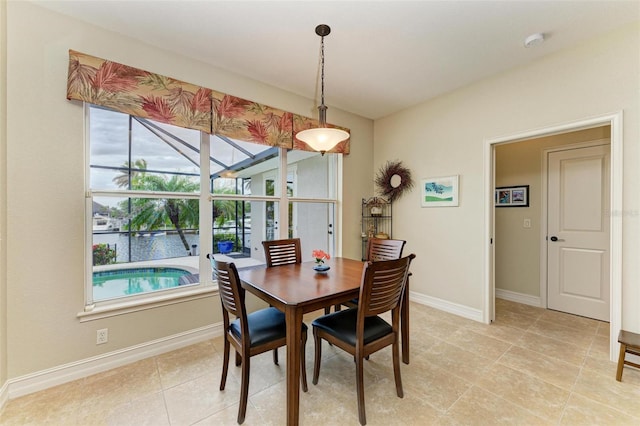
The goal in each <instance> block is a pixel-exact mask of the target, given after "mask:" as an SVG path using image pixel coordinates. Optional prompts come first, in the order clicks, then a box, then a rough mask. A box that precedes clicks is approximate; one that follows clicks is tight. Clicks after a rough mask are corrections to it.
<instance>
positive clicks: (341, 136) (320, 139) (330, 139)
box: [296, 24, 349, 155]
mask: <svg viewBox="0 0 640 426" xmlns="http://www.w3.org/2000/svg"><path fill="white" fill-rule="evenodd" d="M330 32H331V28H330V27H329V26H328V25H324V24H322V25H318V26H317V27H316V34H318V35H319V36H320V59H321V67H322V68H321V74H320V81H321V86H320V93H321V98H320V99H321V102H320V106H318V121H319V122H320V124H319V126H318V127H317V128H315V129H307V130H303V131H301V132H298V133H297V134H296V138H297V139H298V140H301V141H302V142H304V143H306V144H307V145H309V146H310V147H311V148H312V149H314V150H316V151H319V152H320V153H321V154H322V155H324V153H325V152H327V151H330V150H331V149H332V148H333V147H335V146H336V145H337V144H339V143H340V142H342V141H345V140H347V139H349V133H347V132H345V131H344V130H340V129H334V128H331V127H327V107H326V106H325V105H324V37H325V36H327V35H329V33H330Z"/></svg>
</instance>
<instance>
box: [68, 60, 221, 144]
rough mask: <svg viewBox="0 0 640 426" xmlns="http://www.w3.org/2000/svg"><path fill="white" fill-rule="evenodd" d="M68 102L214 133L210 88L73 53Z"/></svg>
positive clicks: (70, 63) (70, 61) (70, 66)
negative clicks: (212, 130)
mask: <svg viewBox="0 0 640 426" xmlns="http://www.w3.org/2000/svg"><path fill="white" fill-rule="evenodd" d="M67 99H77V100H81V101H85V102H89V103H92V104H95V105H101V106H105V107H108V108H111V109H114V110H116V111H120V112H124V113H127V114H131V115H135V116H137V117H143V118H151V119H153V120H156V121H160V122H162V123H168V124H173V125H176V126H180V127H186V128H188V129H195V130H200V131H204V132H211V89H207V88H204V87H200V86H196V85H193V84H189V83H185V82H183V81H180V80H175V79H173V78H170V77H165V76H162V75H159V74H153V73H150V72H147V71H143V70H140V69H137V68H133V67H130V66H127V65H122V64H118V63H116V62H111V61H107V60H105V59H100V58H96V57H94V56H89V55H85V54H83V53H80V52H76V51H73V50H70V51H69V76H68V80H67Z"/></svg>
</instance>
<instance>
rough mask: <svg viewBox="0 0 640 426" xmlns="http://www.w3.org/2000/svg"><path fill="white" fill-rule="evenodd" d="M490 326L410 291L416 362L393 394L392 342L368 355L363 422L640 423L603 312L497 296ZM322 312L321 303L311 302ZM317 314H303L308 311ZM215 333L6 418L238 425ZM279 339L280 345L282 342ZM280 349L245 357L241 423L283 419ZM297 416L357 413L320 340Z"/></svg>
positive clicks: (338, 420)
mask: <svg viewBox="0 0 640 426" xmlns="http://www.w3.org/2000/svg"><path fill="white" fill-rule="evenodd" d="M496 306H497V307H496V312H497V318H496V322H495V323H494V324H493V325H490V326H487V325H483V324H479V323H477V322H474V321H470V320H467V319H464V318H461V317H457V316H455V315H451V314H447V313H444V312H441V311H438V310H435V309H431V308H428V307H425V306H422V305H417V304H415V303H412V305H411V309H412V311H411V327H412V328H411V341H412V348H411V364H410V365H404V364H402V380H403V386H404V394H405V396H404V398H402V399H400V398H398V397H397V396H396V394H395V386H394V382H393V372H392V367H391V354H390V350H389V349H388V348H387V349H383V350H382V351H380V352H378V353H376V354H374V355H372V356H371V359H370V360H369V361H368V362H367V363H366V366H365V375H366V376H365V397H366V412H367V420H368V424H369V425H431V424H433V425H496V424H509V425H546V424H549V425H596V424H597V425H627V424H628V425H639V424H640V404H639V403H638V402H639V401H640V371H638V370H635V369H633V368H630V367H625V371H624V374H623V377H622V380H623V381H622V382H621V383H620V382H617V381H616V380H615V369H616V365H615V363H613V362H610V361H608V359H607V358H608V354H607V351H608V347H609V346H608V326H609V325H608V324H607V323H602V322H598V321H594V320H590V319H586V318H581V317H575V316H572V315H567V314H562V313H558V312H553V311H547V310H544V309H540V308H534V307H531V306H527V305H521V304H517V303H513V302H507V301H504V300H497V301H496ZM318 313H320V312H318ZM311 318H312V316H309V317H305V321H307V322H310V320H311ZM221 348H222V338H217V339H214V340H210V341H206V342H203V343H199V344H196V345H193V346H190V347H186V348H183V349H180V350H177V351H174V352H170V353H166V354H163V355H160V356H156V357H154V358H150V359H146V360H143V361H139V362H136V363H134V364H131V365H128V366H124V367H121V368H117V369H115V370H111V371H108V372H105V373H101V374H97V375H94V376H91V377H87V378H84V379H82V380H77V381H75V382H71V383H68V384H65V385H61V386H58V387H55V388H52V389H48V390H45V391H42V392H38V393H34V394H31V395H27V396H24V397H21V398H17V399H14V400H11V401H9V402H8V403H7V405H6V406H5V408H4V410H3V412H2V413H1V414H0V424H2V425H103V424H104V425H153V426H160V425H199V426H204V425H234V424H236V416H237V410H238V398H239V375H240V373H239V368H237V367H234V366H233V360H232V361H231V363H232V364H231V366H230V376H229V378H228V380H227V389H226V390H225V391H223V392H221V391H219V390H218V385H219V381H220V371H221V359H222V358H221ZM280 351H283V349H280ZM284 358H285V357H284V353H283V352H281V356H280V359H281V362H280V365H279V366H276V365H274V364H273V362H272V357H271V354H270V353H266V354H263V355H260V356H257V357H253V358H252V359H251V385H250V396H249V404H248V407H247V416H246V420H245V423H244V424H246V425H283V424H285V386H284V372H285V365H284ZM312 366H313V339H310V340H309V342H308V343H307V372H308V376H309V392H308V393H301V416H300V423H301V424H302V425H332V424H336V425H338V424H339V425H357V424H358V414H357V403H356V394H355V369H354V364H353V360H352V359H351V358H350V357H349V356H347V355H346V354H344V353H343V352H341V351H340V350H339V349H336V348H334V347H329V346H325V347H324V348H323V360H322V368H321V371H320V381H319V383H318V385H317V386H314V385H313V384H311V374H312Z"/></svg>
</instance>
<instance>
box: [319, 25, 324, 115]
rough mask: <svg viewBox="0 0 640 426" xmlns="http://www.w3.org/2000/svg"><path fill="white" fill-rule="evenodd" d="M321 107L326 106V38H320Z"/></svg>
mask: <svg viewBox="0 0 640 426" xmlns="http://www.w3.org/2000/svg"><path fill="white" fill-rule="evenodd" d="M320 63H321V69H320V105H322V106H324V36H322V37H321V38H320Z"/></svg>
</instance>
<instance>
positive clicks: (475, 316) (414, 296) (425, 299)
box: [409, 291, 482, 322]
mask: <svg viewBox="0 0 640 426" xmlns="http://www.w3.org/2000/svg"><path fill="white" fill-rule="evenodd" d="M409 300H411V301H412V302H416V303H420V304H421V305H425V306H430V307H432V308H435V309H439V310H441V311H445V312H449V313H450V314H454V315H458V316H461V317H464V318H468V319H471V320H474V321H479V322H482V311H481V310H479V309H473V308H470V307H468V306H464V305H459V304H457V303H452V302H448V301H446V300H443V299H438V298H436V297H431V296H426V295H424V294H422V293H416V292H414V291H409Z"/></svg>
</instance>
